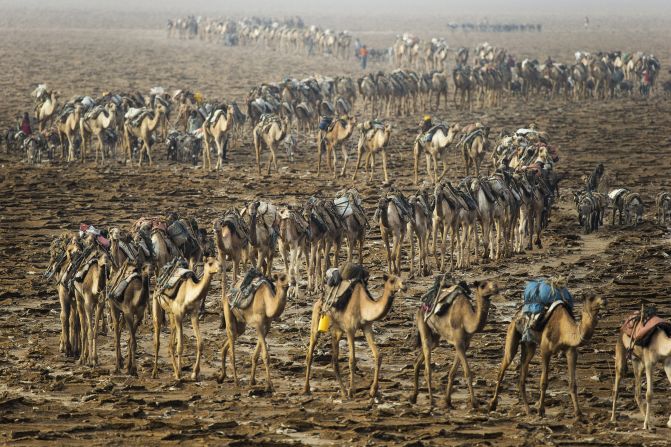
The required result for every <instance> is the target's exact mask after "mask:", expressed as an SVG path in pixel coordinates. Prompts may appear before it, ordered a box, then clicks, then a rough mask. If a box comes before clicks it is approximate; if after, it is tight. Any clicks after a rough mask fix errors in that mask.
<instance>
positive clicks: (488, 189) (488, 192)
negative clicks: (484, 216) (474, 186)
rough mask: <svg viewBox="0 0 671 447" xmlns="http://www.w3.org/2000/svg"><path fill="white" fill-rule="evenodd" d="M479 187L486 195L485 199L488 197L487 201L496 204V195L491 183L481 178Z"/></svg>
mask: <svg viewBox="0 0 671 447" xmlns="http://www.w3.org/2000/svg"><path fill="white" fill-rule="evenodd" d="M478 185H479V186H480V190H481V191H482V192H483V193H484V194H485V197H487V200H488V201H489V202H491V203H494V202H496V199H497V197H496V195H495V194H494V191H493V190H492V187H491V185H490V184H489V182H487V181H486V180H485V179H483V178H480V179H478Z"/></svg>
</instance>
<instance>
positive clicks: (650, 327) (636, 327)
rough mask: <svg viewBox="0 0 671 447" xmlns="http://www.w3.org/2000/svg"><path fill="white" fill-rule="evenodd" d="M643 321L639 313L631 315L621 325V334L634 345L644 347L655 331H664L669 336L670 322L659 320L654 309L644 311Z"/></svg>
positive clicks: (670, 334) (670, 333) (670, 332)
mask: <svg viewBox="0 0 671 447" xmlns="http://www.w3.org/2000/svg"><path fill="white" fill-rule="evenodd" d="M646 311H647V312H645V313H644V315H643V319H641V312H640V311H636V312H634V313H633V314H631V315H630V316H629V317H628V318H627V319H626V320H625V321H624V324H623V325H622V329H621V330H622V332H623V333H624V334H625V335H626V336H628V337H630V338H632V339H633V340H634V344H636V345H638V346H642V347H646V346H648V345H649V344H650V341H651V340H652V336H653V335H654V334H655V332H657V330H658V329H659V330H662V331H664V332H665V333H666V334H667V335H668V336H671V322H669V321H667V320H664V319H662V318H660V317H659V316H658V315H657V313H656V311H655V309H650V308H648V309H646Z"/></svg>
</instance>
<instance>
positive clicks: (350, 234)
mask: <svg viewBox="0 0 671 447" xmlns="http://www.w3.org/2000/svg"><path fill="white" fill-rule="evenodd" d="M362 203H363V202H362V200H361V196H360V195H359V191H357V190H356V189H355V188H350V189H348V190H346V191H339V192H337V193H336V198H335V200H334V201H333V204H334V205H335V207H336V211H337V212H338V214H339V217H341V218H342V221H343V235H344V236H345V239H346V240H347V262H353V258H354V254H353V253H354V247H355V245H356V244H357V243H358V244H359V264H362V265H363V245H364V241H365V240H366V229H367V228H368V221H367V220H366V213H365V212H364V210H363V208H362V206H361V205H362Z"/></svg>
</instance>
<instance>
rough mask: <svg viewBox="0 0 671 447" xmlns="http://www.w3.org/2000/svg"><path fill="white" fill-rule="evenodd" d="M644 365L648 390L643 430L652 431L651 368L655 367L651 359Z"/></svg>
mask: <svg viewBox="0 0 671 447" xmlns="http://www.w3.org/2000/svg"><path fill="white" fill-rule="evenodd" d="M644 365H645V381H646V382H647V383H648V390H647V391H646V393H645V420H644V421H643V430H651V429H652V421H651V420H650V408H651V407H652V393H653V385H654V384H653V377H652V368H653V366H654V365H655V364H654V362H652V361H651V359H645V360H644Z"/></svg>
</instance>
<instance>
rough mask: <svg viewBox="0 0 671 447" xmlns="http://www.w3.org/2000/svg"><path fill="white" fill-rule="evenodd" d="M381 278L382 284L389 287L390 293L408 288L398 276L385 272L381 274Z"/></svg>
mask: <svg viewBox="0 0 671 447" xmlns="http://www.w3.org/2000/svg"><path fill="white" fill-rule="evenodd" d="M382 278H383V279H384V286H385V288H386V287H389V289H390V290H391V293H392V294H393V293H396V292H398V291H402V292H405V291H406V290H408V288H407V287H406V285H405V283H404V282H403V280H402V279H401V278H400V277H398V276H394V275H387V274H386V273H385V274H384V276H383V277H382Z"/></svg>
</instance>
